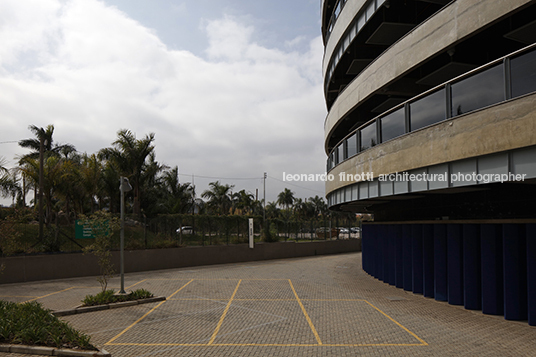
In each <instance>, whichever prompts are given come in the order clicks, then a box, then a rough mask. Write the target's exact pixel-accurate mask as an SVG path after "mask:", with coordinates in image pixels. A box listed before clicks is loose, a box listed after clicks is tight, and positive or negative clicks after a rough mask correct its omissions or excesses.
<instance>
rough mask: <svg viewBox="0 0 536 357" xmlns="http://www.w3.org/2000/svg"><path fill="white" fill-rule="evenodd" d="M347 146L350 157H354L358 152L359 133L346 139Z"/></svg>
mask: <svg viewBox="0 0 536 357" xmlns="http://www.w3.org/2000/svg"><path fill="white" fill-rule="evenodd" d="M346 148H347V149H346V151H347V153H348V157H352V156H354V155H355V154H357V133H356V134H354V135H352V136H350V137H349V138H348V139H346Z"/></svg>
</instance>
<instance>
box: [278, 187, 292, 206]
mask: <svg viewBox="0 0 536 357" xmlns="http://www.w3.org/2000/svg"><path fill="white" fill-rule="evenodd" d="M293 203H294V192H292V191H291V190H289V189H288V188H285V189H284V190H283V192H281V193H279V195H278V196H277V204H278V205H279V206H280V207H284V208H285V209H288V208H289V207H291V206H292V204H293Z"/></svg>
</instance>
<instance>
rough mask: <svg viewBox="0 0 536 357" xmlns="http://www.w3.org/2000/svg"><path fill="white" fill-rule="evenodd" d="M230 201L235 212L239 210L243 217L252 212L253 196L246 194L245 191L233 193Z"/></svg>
mask: <svg viewBox="0 0 536 357" xmlns="http://www.w3.org/2000/svg"><path fill="white" fill-rule="evenodd" d="M232 199H233V207H234V208H235V209H236V210H239V211H240V212H241V214H243V215H245V214H250V213H252V212H253V202H254V196H253V194H251V193H249V192H246V190H241V191H239V192H235V193H233V195H232Z"/></svg>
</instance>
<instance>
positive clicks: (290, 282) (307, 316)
mask: <svg viewBox="0 0 536 357" xmlns="http://www.w3.org/2000/svg"><path fill="white" fill-rule="evenodd" d="M288 283H289V284H290V287H291V288H292V291H293V292H294V296H296V300H297V301H298V304H299V305H300V307H301V309H302V312H303V315H304V316H305V319H306V320H307V323H308V324H309V327H310V328H311V331H313V334H314V335H315V338H316V342H318V344H319V345H321V344H322V341H321V340H320V336H319V335H318V332H316V329H315V326H314V325H313V322H312V321H311V318H310V317H309V315H308V314H307V311H305V307H304V306H303V304H302V302H301V300H300V298H299V297H298V294H297V293H296V289H294V285H292V281H290V279H288Z"/></svg>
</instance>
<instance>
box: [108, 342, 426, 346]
mask: <svg viewBox="0 0 536 357" xmlns="http://www.w3.org/2000/svg"><path fill="white" fill-rule="evenodd" d="M107 345H111V346H140V347H143V346H188V347H207V346H208V345H206V344H204V343H203V344H201V343H108V344H107ZM210 346H212V347H218V346H220V347H222V346H260V347H318V346H319V345H318V344H316V343H308V344H307V343H304V344H298V343H213V344H211V345H210ZM382 346H404V347H408V346H424V345H423V344H422V343H354V344H323V345H322V347H382Z"/></svg>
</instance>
